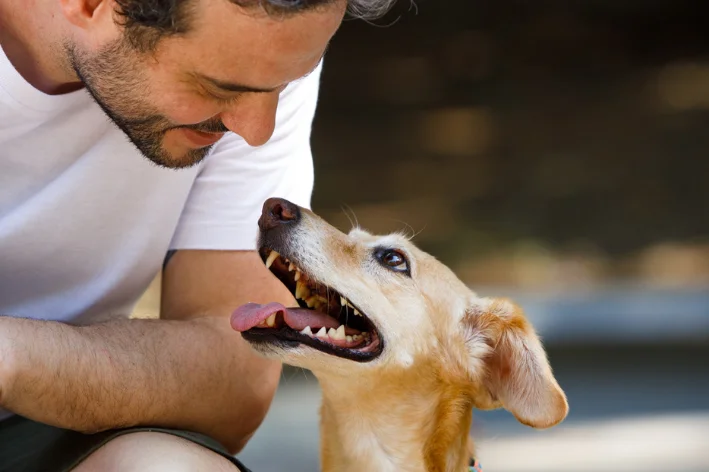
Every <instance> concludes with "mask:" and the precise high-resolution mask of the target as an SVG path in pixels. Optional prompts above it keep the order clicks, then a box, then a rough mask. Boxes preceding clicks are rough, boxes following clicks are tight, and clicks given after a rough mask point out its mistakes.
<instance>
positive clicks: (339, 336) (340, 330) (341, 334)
mask: <svg viewBox="0 0 709 472" xmlns="http://www.w3.org/2000/svg"><path fill="white" fill-rule="evenodd" d="M330 329H331V330H332V328H330ZM330 337H331V338H333V339H346V336H345V325H340V327H339V328H337V331H335V336H332V335H330Z"/></svg>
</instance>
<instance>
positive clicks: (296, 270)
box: [293, 269, 300, 282]
mask: <svg viewBox="0 0 709 472" xmlns="http://www.w3.org/2000/svg"><path fill="white" fill-rule="evenodd" d="M293 278H294V279H295V281H296V282H297V281H298V280H300V269H295V276H294V277H293Z"/></svg>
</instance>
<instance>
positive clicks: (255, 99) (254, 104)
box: [220, 91, 279, 146]
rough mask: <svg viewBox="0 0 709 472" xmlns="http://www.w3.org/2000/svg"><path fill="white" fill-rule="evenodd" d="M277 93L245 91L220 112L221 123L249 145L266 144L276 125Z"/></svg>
mask: <svg viewBox="0 0 709 472" xmlns="http://www.w3.org/2000/svg"><path fill="white" fill-rule="evenodd" d="M278 97H279V93H278V92H276V91H274V92H264V93H247V94H244V95H243V96H242V97H239V99H238V101H237V103H235V104H234V105H233V106H232V107H230V108H229V110H227V111H224V112H222V113H221V114H220V117H221V120H222V123H224V125H225V126H226V127H227V128H229V129H230V130H231V131H233V132H234V133H236V134H238V135H239V136H241V137H242V138H244V141H246V142H247V143H248V144H249V145H250V146H261V145H263V144H266V143H267V142H268V140H269V139H271V136H272V135H273V130H274V129H275V127H276V110H277V109H278Z"/></svg>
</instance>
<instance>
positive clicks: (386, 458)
mask: <svg viewBox="0 0 709 472" xmlns="http://www.w3.org/2000/svg"><path fill="white" fill-rule="evenodd" d="M416 370H417V372H401V373H399V374H396V375H391V376H387V378H373V379H363V378H356V379H354V380H342V379H330V380H328V379H327V378H320V379H319V380H320V385H321V388H322V392H323V401H322V407H321V411H320V414H321V420H320V421H321V430H320V434H321V462H322V470H323V472H333V471H338V472H350V471H352V472H354V471H362V470H376V471H381V472H388V471H391V472H394V471H396V472H404V471H406V472H424V471H439V472H460V471H465V470H468V469H467V465H468V460H469V450H468V434H469V430H470V424H471V415H472V405H471V403H470V401H469V399H468V397H467V395H466V394H465V392H464V390H463V389H461V388H457V387H455V386H453V385H447V386H445V387H444V386H443V383H442V382H441V381H440V379H436V378H435V377H434V375H433V374H431V373H430V372H431V370H428V371H427V372H424V371H421V370H419V369H416Z"/></svg>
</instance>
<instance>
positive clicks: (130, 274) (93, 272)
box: [0, 0, 391, 471]
mask: <svg viewBox="0 0 709 472" xmlns="http://www.w3.org/2000/svg"><path fill="white" fill-rule="evenodd" d="M390 3H391V0H350V1H349V2H348V1H347V0H261V1H255V0H34V1H32V2H27V0H0V46H2V50H0V314H1V315H4V316H0V408H1V409H0V418H2V420H1V421H0V470H2V471H15V470H23V471H39V470H42V471H64V470H76V471H85V470H101V471H113V470H117V471H118V470H120V471H132V470H140V471H144V470H150V471H158V470H171V471H182V470H210V471H220V470H237V469H238V468H241V467H242V466H241V465H240V464H239V463H238V461H236V460H235V459H233V458H232V454H235V453H237V452H238V451H240V450H241V449H242V448H243V447H244V445H245V444H246V442H247V440H248V439H249V438H250V437H251V435H252V434H253V433H254V432H255V430H256V429H257V427H258V426H259V424H260V423H261V421H262V420H263V418H264V416H265V414H266V411H267V410H268V407H269V405H270V402H271V400H272V397H273V395H274V392H275V389H276V386H277V383H278V379H279V374H280V366H279V365H278V364H275V363H273V362H270V361H265V360H264V359H262V358H259V357H257V356H256V355H255V354H254V353H253V352H252V351H251V350H249V348H248V347H247V346H246V345H245V343H244V342H243V341H242V340H241V339H240V338H239V337H238V336H235V335H234V334H233V331H232V330H231V329H230V327H229V321H228V319H229V316H230V314H231V312H232V311H233V309H234V308H235V307H237V306H238V305H240V304H243V303H246V302H249V301H254V302H266V301H274V300H280V301H281V302H283V303H284V304H286V303H293V300H292V299H291V298H290V294H289V293H287V291H285V290H284V289H283V288H281V287H280V285H279V284H278V283H277V282H275V279H274V278H272V277H271V276H270V275H269V274H268V272H267V271H266V270H265V269H264V267H263V264H262V263H261V262H260V260H259V258H258V257H257V255H256V253H255V252H254V249H255V247H254V246H255V239H256V229H257V226H256V222H257V219H258V216H259V213H260V210H261V205H262V203H263V201H264V200H265V199H266V198H268V197H271V196H280V197H285V198H288V199H290V200H292V201H294V202H296V203H298V204H300V205H304V206H307V205H308V204H309V202H310V196H311V190H312V186H313V164H312V158H311V153H310V145H309V139H310V126H311V122H312V119H313V116H314V112H315V105H316V99H317V91H318V81H319V74H320V67H321V66H320V64H321V60H322V57H323V55H324V53H325V49H326V46H327V44H328V42H329V41H330V39H331V37H332V36H333V35H334V33H335V32H336V30H337V29H338V27H339V25H340V23H341V21H342V19H343V16H344V15H345V13H346V11H347V8H348V7H349V8H350V11H351V12H355V13H357V14H360V13H369V14H378V13H381V12H383V11H385V10H386V8H387V7H388V5H389V4H390ZM107 117H108V118H107ZM109 118H110V119H109ZM166 254H170V255H171V257H169V258H166ZM163 263H164V268H163V269H162V270H163V290H162V305H161V319H160V320H129V319H127V316H126V315H128V314H129V313H130V312H131V309H132V307H133V305H134V303H135V302H136V300H137V299H138V298H139V297H140V295H141V294H142V292H143V291H144V290H145V289H146V287H147V285H148V284H149V282H150V281H151V279H152V278H153V276H154V275H155V274H156V273H157V272H158V271H159V270H161V267H162V266H163ZM244 470H245V469H244Z"/></svg>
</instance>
